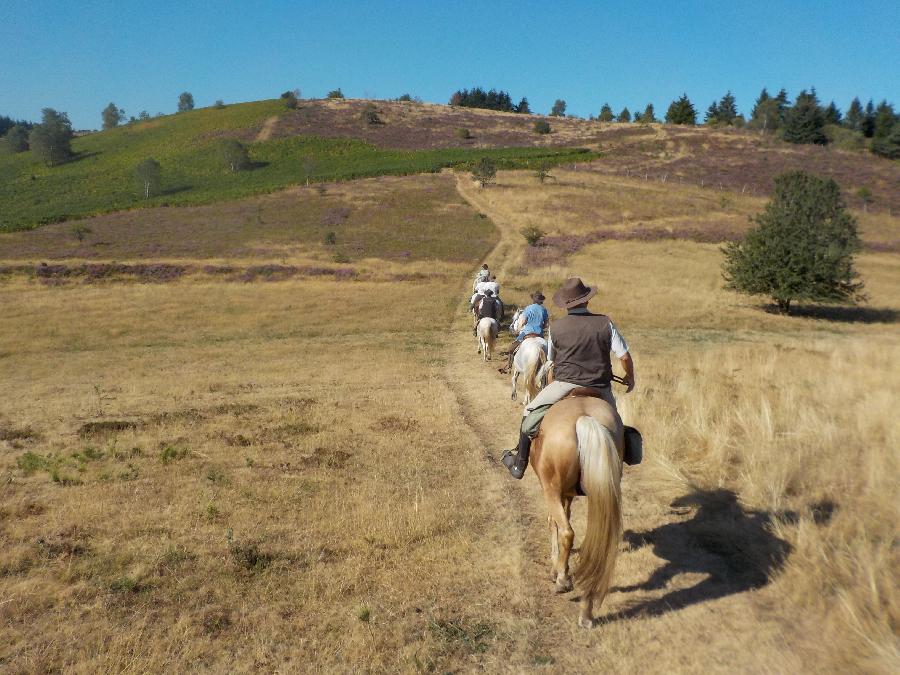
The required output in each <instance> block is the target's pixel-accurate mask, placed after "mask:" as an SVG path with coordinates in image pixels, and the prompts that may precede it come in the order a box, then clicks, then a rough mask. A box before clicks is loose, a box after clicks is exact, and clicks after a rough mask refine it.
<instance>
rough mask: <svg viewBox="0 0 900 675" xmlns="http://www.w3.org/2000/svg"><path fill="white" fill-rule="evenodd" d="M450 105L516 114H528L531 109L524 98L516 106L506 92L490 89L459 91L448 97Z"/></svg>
mask: <svg viewBox="0 0 900 675" xmlns="http://www.w3.org/2000/svg"><path fill="white" fill-rule="evenodd" d="M450 105H455V106H460V107H462V108H484V109H485V110H499V111H500V112H517V113H523V114H526V115H527V114H530V113H531V108H530V107H529V105H528V99H527V98H525V97H524V96H523V97H522V100H521V101H519V103H518V105H516V104H514V103H513V102H512V98H511V97H510V95H509V93H508V92H505V91H497V90H496V89H491V90H490V91H485V90H484V89H482V88H481V87H473V88H472V89H460V90H458V91H456V92H454V93H453V96H451V97H450Z"/></svg>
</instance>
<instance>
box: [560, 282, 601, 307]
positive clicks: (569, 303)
mask: <svg viewBox="0 0 900 675" xmlns="http://www.w3.org/2000/svg"><path fill="white" fill-rule="evenodd" d="M596 294H597V287H596V286H593V287H591V286H585V285H584V282H583V281H581V279H579V278H578V277H570V278H568V279H566V280H565V281H564V282H563V285H562V286H561V287H560V289H559V290H558V291H556V293H554V294H553V302H554V303H555V304H556V305H557V306H558V307H563V308H564V309H572V308H573V307H575V306H576V305H580V304H582V303H585V302H587V301H588V300H590V299H591V298H593V297H594V295H596Z"/></svg>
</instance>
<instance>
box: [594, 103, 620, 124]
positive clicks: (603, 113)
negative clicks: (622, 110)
mask: <svg viewBox="0 0 900 675" xmlns="http://www.w3.org/2000/svg"><path fill="white" fill-rule="evenodd" d="M615 118H616V116H615V115H614V114H613V111H612V108H610V107H609V103H604V104H603V106H601V108H600V116H599V117H598V118H597V119H598V120H600V121H601V122H612V121H613V120H614V119H615Z"/></svg>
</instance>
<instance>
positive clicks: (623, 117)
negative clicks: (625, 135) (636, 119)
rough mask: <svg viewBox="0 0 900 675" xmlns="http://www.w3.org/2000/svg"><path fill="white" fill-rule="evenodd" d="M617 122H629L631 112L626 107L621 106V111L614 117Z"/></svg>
mask: <svg viewBox="0 0 900 675" xmlns="http://www.w3.org/2000/svg"><path fill="white" fill-rule="evenodd" d="M616 121H617V122H630V121H631V112H630V111H629V110H628V108H627V107H626V108H622V112H620V113H619V116H618V117H617V118H616Z"/></svg>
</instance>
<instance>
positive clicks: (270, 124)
mask: <svg viewBox="0 0 900 675" xmlns="http://www.w3.org/2000/svg"><path fill="white" fill-rule="evenodd" d="M276 124H278V115H272V117H270V118H269V119H267V120H266V121H265V122H263V125H262V127H261V128H260V130H259V133H257V134H256V138H255V139H254V141H255V142H256V143H262V142H263V141H267V140H269V139H270V138H271V137H272V133H273V132H274V131H275V125H276Z"/></svg>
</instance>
